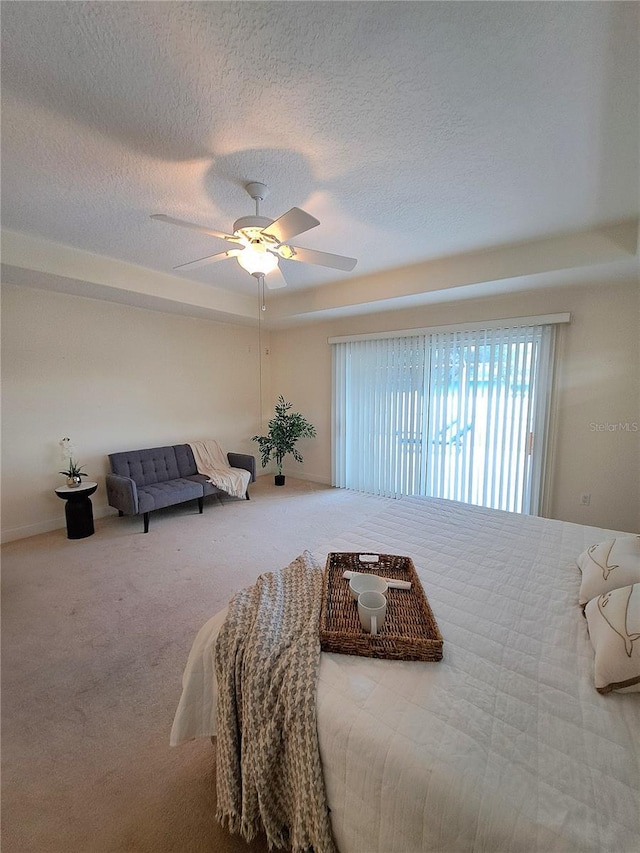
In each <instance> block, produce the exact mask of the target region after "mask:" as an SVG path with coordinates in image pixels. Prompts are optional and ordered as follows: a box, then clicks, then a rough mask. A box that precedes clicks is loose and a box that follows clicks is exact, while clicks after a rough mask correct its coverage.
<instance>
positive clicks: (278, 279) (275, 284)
mask: <svg viewBox="0 0 640 853" xmlns="http://www.w3.org/2000/svg"><path fill="white" fill-rule="evenodd" d="M264 283H265V284H266V285H267V287H268V288H269V290H278V289H279V288H280V287H286V286H287V280H286V279H285V277H284V275H283V274H282V270H281V269H280V267H279V266H277V267H276V268H275V269H274V270H272V271H271V272H269V273H267V274H266V275H265V277H264Z"/></svg>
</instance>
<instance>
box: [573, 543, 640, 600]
mask: <svg viewBox="0 0 640 853" xmlns="http://www.w3.org/2000/svg"><path fill="white" fill-rule="evenodd" d="M577 563H578V566H579V567H580V571H581V572H582V583H581V585H580V604H586V603H587V601H591V599H592V598H596V597H597V596H598V595H602V594H603V593H604V592H609V590H610V589H619V587H621V586H629V584H632V583H640V536H618V537H617V538H616V539H607V540H606V541H605V542H598V543H597V544H595V545H591V547H590V548H587V550H586V551H583V552H582V554H580V556H579V557H578V559H577Z"/></svg>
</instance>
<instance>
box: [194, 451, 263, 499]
mask: <svg viewBox="0 0 640 853" xmlns="http://www.w3.org/2000/svg"><path fill="white" fill-rule="evenodd" d="M189 447H190V448H191V450H192V451H193V457H194V459H195V460H196V467H197V469H198V474H204V476H205V477H207V479H208V480H209V482H210V483H213V485H214V486H217V487H218V488H219V489H222V491H223V492H227V493H228V494H230V495H232V496H233V497H234V498H244V497H245V495H246V494H247V488H248V487H249V481H250V480H251V474H250V473H249V472H248V471H245V470H244V469H242V468H231V467H229V463H228V461H227V459H226V457H225V455H224V453H223V452H222V450H221V449H220V445H219V444H218V442H217V441H214V440H213V439H211V438H208V439H205V440H204V441H193V442H189Z"/></svg>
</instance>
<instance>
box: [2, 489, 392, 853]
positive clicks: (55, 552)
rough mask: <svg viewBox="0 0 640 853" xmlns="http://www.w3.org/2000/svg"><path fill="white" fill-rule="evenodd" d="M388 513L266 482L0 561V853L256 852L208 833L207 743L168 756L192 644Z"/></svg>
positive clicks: (346, 498) (211, 823) (62, 536)
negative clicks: (244, 591) (233, 600)
mask: <svg viewBox="0 0 640 853" xmlns="http://www.w3.org/2000/svg"><path fill="white" fill-rule="evenodd" d="M381 503H384V501H383V499H380V498H375V497H369V496H363V495H357V494H353V493H351V492H346V491H341V490H336V489H330V488H328V487H324V486H318V485H314V484H311V483H304V482H302V481H296V480H293V479H291V478H289V477H288V478H287V484H286V486H285V487H284V488H276V487H275V486H273V478H272V477H270V476H264V477H260V478H259V479H258V482H257V483H255V484H254V485H253V486H252V487H251V500H250V501H240V500H235V499H232V498H228V499H225V500H224V501H220V500H217V499H216V498H209V499H207V501H205V511H204V514H203V515H198V513H197V508H196V507H195V506H194V505H192V504H188V505H182V506H178V507H173V508H169V509H166V510H162V511H160V512H158V513H153V514H152V516H151V524H150V530H149V533H148V534H146V535H145V534H143V533H142V519H141V518H134V519H129V518H118V517H117V516H113V517H109V518H108V519H98V520H97V521H96V533H95V535H94V536H91V537H89V538H87V539H82V540H77V541H71V540H68V539H67V538H66V531H65V530H58V531H54V532H52V533H47V534H43V535H41V536H34V537H32V538H30V539H23V540H20V541H17V542H11V543H8V544H6V545H4V546H3V547H2V812H3V814H2V818H3V820H2V823H3V826H2V853H75V851H82V853H106V851H136V852H137V851H140V853H168V851H175V853H178V851H180V853H200V851H215V853H230V851H233V852H234V853H236V851H245V853H246V851H260V853H264V851H266V850H267V845H266V842H265V841H264V839H257V840H256V841H254V842H253V844H251V845H247V844H245V843H244V842H243V841H241V840H240V839H239V838H237V837H236V836H231V835H229V834H228V833H227V832H226V831H224V830H222V829H221V828H220V826H219V825H218V824H217V823H216V821H215V817H214V814H215V772H214V765H215V755H214V749H213V746H212V745H211V743H210V742H209V741H206V740H200V741H195V742H192V743H189V744H185V745H183V746H180V747H177V748H173V749H172V748H170V747H169V745H168V742H169V732H170V729H171V723H172V721H173V714H174V712H175V709H176V706H177V702H178V699H179V697H180V681H181V676H182V671H183V668H184V665H185V663H186V660H187V655H188V653H189V649H190V647H191V642H192V640H193V638H194V636H195V634H196V632H197V630H198V629H199V628H200V627H201V625H202V624H203V623H204V622H205V621H206V620H207V619H208V618H209V617H210V616H211V615H213V614H214V613H215V612H217V611H218V610H220V608H221V607H223V606H224V605H225V604H226V602H227V601H228V600H229V598H230V597H231V595H232V594H233V593H234V592H235V591H236V590H238V589H241V588H242V587H244V586H247V585H249V584H251V583H252V582H253V581H254V580H255V578H256V577H257V575H258V574H260V572H262V571H269V570H273V569H277V568H280V567H281V566H284V565H286V564H287V563H289V562H290V561H291V560H292V559H293V558H294V557H296V556H297V555H298V554H299V553H301V552H302V551H303V550H304V549H305V548H308V549H310V550H311V551H319V550H323V549H324V550H327V549H328V548H329V547H331V546H330V544H328V543H329V542H330V540H331V539H332V538H333V537H336V536H339V535H340V534H342V533H344V532H345V531H347V530H350V529H352V528H354V527H355V526H356V525H357V524H359V523H360V521H362V520H363V519H364V518H365V517H367V516H368V515H370V514H371V513H375V512H377V511H380V510H381V509H382V506H381Z"/></svg>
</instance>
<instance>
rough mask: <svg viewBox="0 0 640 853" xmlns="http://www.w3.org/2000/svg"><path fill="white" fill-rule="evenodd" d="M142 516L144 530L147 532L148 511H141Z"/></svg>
mask: <svg viewBox="0 0 640 853" xmlns="http://www.w3.org/2000/svg"><path fill="white" fill-rule="evenodd" d="M142 517H143V519H144V532H145V533H148V532H149V513H148V512H145V513H143V514H142Z"/></svg>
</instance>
